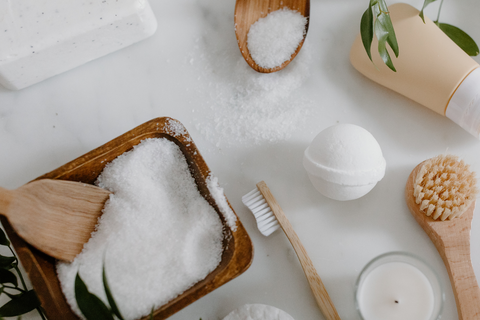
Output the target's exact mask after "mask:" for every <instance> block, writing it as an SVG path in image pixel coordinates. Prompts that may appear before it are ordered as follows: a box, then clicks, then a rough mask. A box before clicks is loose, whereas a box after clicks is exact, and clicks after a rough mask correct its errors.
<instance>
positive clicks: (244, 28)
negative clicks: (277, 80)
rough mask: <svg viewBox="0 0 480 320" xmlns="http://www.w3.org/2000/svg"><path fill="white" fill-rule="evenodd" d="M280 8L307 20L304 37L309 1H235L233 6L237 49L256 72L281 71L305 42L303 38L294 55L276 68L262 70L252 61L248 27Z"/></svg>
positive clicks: (308, 14) (308, 17)
mask: <svg viewBox="0 0 480 320" xmlns="http://www.w3.org/2000/svg"><path fill="white" fill-rule="evenodd" d="M282 8H288V9H290V10H295V11H298V12H300V13H301V14H302V15H303V16H304V17H306V18H307V24H306V26H305V35H306V34H307V31H308V24H309V22H310V0H237V2H236V4H235V34H236V36H237V42H238V47H239V48H240V52H241V53H242V55H243V57H244V58H245V61H246V62H247V63H248V64H249V65H250V67H252V68H253V69H254V70H256V71H258V72H262V73H271V72H275V71H279V70H282V69H283V68H285V67H286V66H287V65H288V64H289V63H290V62H291V61H292V60H293V58H295V57H296V55H297V54H298V52H299V51H300V49H301V48H302V46H303V42H304V41H305V36H304V38H303V40H302V41H301V42H300V44H299V45H298V47H297V50H295V53H294V54H292V56H291V57H290V60H287V61H285V62H284V63H282V64H281V65H280V66H278V67H275V68H271V69H266V68H262V67H260V66H259V65H257V64H256V63H255V61H254V60H253V59H252V57H251V56H250V52H249V51H248V47H247V38H248V31H250V26H251V25H252V24H254V23H255V22H256V21H257V20H258V19H260V18H264V17H266V16H267V15H268V14H269V13H270V12H273V11H277V10H279V9H282Z"/></svg>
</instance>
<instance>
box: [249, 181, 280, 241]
mask: <svg viewBox="0 0 480 320" xmlns="http://www.w3.org/2000/svg"><path fill="white" fill-rule="evenodd" d="M242 202H243V204H244V205H246V206H247V208H248V209H250V211H252V213H253V215H254V216H255V219H257V227H258V230H259V231H260V232H261V233H262V234H263V235H264V236H265V237H268V236H269V235H271V234H272V233H273V232H275V231H276V230H278V229H279V228H280V225H279V224H278V221H277V218H275V215H274V214H273V212H272V210H271V209H270V206H269V205H268V203H267V201H265V198H264V197H263V195H262V194H261V193H260V191H258V189H257V188H255V189H254V190H252V191H250V192H249V193H247V194H246V195H244V196H243V197H242Z"/></svg>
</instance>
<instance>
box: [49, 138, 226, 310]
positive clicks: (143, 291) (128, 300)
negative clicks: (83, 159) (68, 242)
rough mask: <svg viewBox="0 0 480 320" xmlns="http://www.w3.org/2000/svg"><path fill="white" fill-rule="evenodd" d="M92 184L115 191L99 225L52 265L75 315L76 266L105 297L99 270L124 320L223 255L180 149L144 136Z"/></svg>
mask: <svg viewBox="0 0 480 320" xmlns="http://www.w3.org/2000/svg"><path fill="white" fill-rule="evenodd" d="M97 184H98V185H99V186H100V187H102V188H106V189H108V190H110V191H112V192H113V194H112V195H111V197H110V200H109V201H108V202H107V203H106V205H105V208H104V213H103V215H102V216H101V218H100V220H99V223H98V226H97V230H96V231H95V232H94V233H93V235H92V238H91V239H90V240H89V241H88V243H87V244H86V245H85V247H84V249H83V251H82V252H81V253H80V254H79V255H78V256H77V257H76V258H75V260H74V261H73V262H72V263H65V262H60V263H58V265H57V272H58V277H59V280H60V282H61V286H62V290H63V292H64V294H65V296H66V299H67V301H68V303H69V304H70V305H71V306H72V309H73V310H74V312H75V313H77V314H78V315H80V311H79V309H78V306H77V304H76V301H75V294H74V281H75V276H76V274H77V271H78V270H79V272H80V276H81V277H82V279H83V280H84V281H85V283H86V284H87V286H88V288H89V290H90V291H91V292H92V293H94V294H95V295H97V296H98V297H100V298H101V299H102V300H103V301H104V302H106V301H107V300H106V296H105V293H104V289H103V285H102V267H103V262H104V257H105V268H106V272H107V277H108V281H109V285H110V289H111V291H112V293H113V295H114V298H115V300H116V302H117V305H118V306H119V308H120V311H121V313H122V315H123V316H124V317H125V318H126V319H136V318H139V317H141V316H143V315H147V314H149V312H150V310H151V308H152V307H155V308H158V307H159V306H161V305H163V304H165V303H167V302H168V301H170V300H171V299H173V298H175V297H176V296H177V295H179V294H181V293H182V292H184V291H185V290H186V289H188V288H189V287H191V286H192V285H193V284H195V283H196V282H198V281H199V280H201V279H204V278H205V277H206V276H207V275H208V274H209V273H210V272H211V271H212V270H214V269H215V268H216V267H217V266H218V264H219V262H220V261H221V254H222V251H223V249H222V240H223V237H224V235H223V227H222V223H221V220H220V219H219V217H218V214H217V213H216V211H215V210H214V209H213V208H212V206H210V205H209V204H208V202H207V201H206V200H205V199H204V198H203V197H202V196H201V195H200V193H199V192H198V189H197V187H196V185H195V182H194V180H193V178H192V176H191V174H190V171H189V169H188V165H187V162H186V160H185V157H184V156H183V154H182V152H181V151H180V149H179V147H178V146H177V145H176V144H174V143H173V142H171V141H169V140H166V139H147V140H144V141H143V142H142V143H140V144H139V145H138V146H136V147H135V148H134V150H132V151H130V152H126V153H124V154H123V155H121V156H119V157H118V158H116V159H115V160H114V161H112V162H111V163H109V164H108V165H107V166H106V167H105V169H104V171H103V172H102V174H101V175H100V176H99V178H98V180H97Z"/></svg>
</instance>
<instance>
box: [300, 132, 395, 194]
mask: <svg viewBox="0 0 480 320" xmlns="http://www.w3.org/2000/svg"><path fill="white" fill-rule="evenodd" d="M303 166H304V168H305V170H306V171H307V173H308V177H309V179H310V181H311V182H312V184H313V186H314V187H315V189H317V190H318V191H319V192H320V193H321V194H323V195H325V196H326V197H329V198H332V199H335V200H340V201H345V200H353V199H358V198H360V197H362V196H364V195H366V194H367V193H368V192H370V191H371V190H372V189H373V188H374V187H375V185H376V184H377V182H378V181H380V180H381V179H382V178H383V176H384V175H385V167H386V162H385V158H384V157H383V154H382V150H381V148H380V145H379V144H378V142H377V140H376V139H375V138H374V137H373V136H372V134H371V133H370V132H368V131H367V130H365V129H363V128H362V127H359V126H356V125H353V124H338V125H335V126H332V127H329V128H327V129H325V130H323V131H322V132H320V133H319V134H318V135H317V136H316V137H315V138H314V139H313V141H312V142H311V144H310V146H309V147H308V148H307V149H306V150H305V153H304V158H303Z"/></svg>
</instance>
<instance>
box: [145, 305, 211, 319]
mask: <svg viewBox="0 0 480 320" xmlns="http://www.w3.org/2000/svg"><path fill="white" fill-rule="evenodd" d="M153 311H155V309H154V307H152V311H150V318H149V320H153ZM200 320H202V319H201V318H200Z"/></svg>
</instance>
